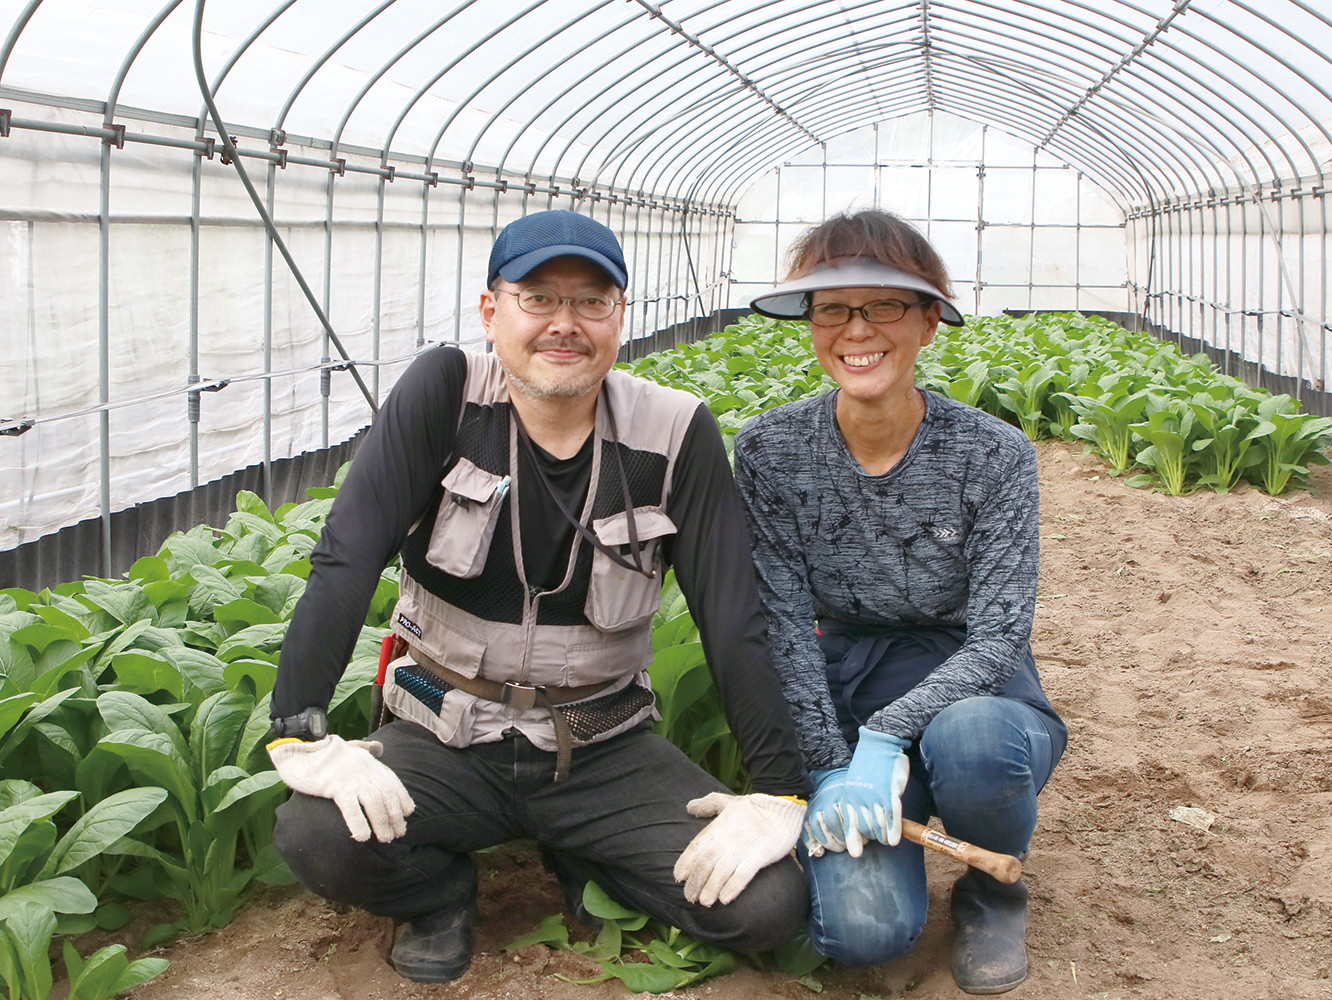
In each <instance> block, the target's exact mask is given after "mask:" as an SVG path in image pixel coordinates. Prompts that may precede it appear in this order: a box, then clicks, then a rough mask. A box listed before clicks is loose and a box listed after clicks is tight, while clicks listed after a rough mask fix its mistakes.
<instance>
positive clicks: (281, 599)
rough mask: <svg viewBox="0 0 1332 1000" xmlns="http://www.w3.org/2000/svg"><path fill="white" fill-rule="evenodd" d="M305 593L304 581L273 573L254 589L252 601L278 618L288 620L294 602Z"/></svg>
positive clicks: (290, 575) (295, 577) (292, 576)
mask: <svg viewBox="0 0 1332 1000" xmlns="http://www.w3.org/2000/svg"><path fill="white" fill-rule="evenodd" d="M304 593H305V581H304V580H303V579H301V578H300V577H299V576H295V575H293V574H291V573H281V572H274V573H273V575H271V576H269V577H266V578H265V579H263V580H261V581H260V582H259V583H258V584H257V585H256V586H255V588H254V599H255V600H256V601H258V602H259V603H260V604H262V605H263V606H264V607H266V608H268V610H269V611H271V612H273V614H275V615H277V616H278V619H279V620H281V619H283V618H290V617H291V612H292V610H293V609H294V608H295V606H296V602H297V601H298V600H299V599H300V597H301V595H302V594H304Z"/></svg>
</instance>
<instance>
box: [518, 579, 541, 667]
mask: <svg viewBox="0 0 1332 1000" xmlns="http://www.w3.org/2000/svg"><path fill="white" fill-rule="evenodd" d="M543 593H544V591H543V590H542V589H541V588H540V587H538V586H537V585H536V584H535V583H529V584H528V585H527V594H526V598H525V600H524V601H523V662H522V666H521V668H520V669H519V671H518V683H519V684H526V683H527V682H528V681H527V679H528V677H529V676H531V672H532V640H533V638H534V637H535V636H536V620H537V609H538V608H539V607H540V604H541V595H542V594H543Z"/></svg>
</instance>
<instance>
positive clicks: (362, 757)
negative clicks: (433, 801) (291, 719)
mask: <svg viewBox="0 0 1332 1000" xmlns="http://www.w3.org/2000/svg"><path fill="white" fill-rule="evenodd" d="M383 752H384V744H382V743H380V742H378V741H376V740H344V739H343V738H342V737H340V736H325V737H324V738H323V739H322V740H318V741H315V742H311V743H306V742H304V741H303V740H294V739H288V740H274V741H273V742H272V743H270V744H269V745H268V756H269V757H271V758H272V760H273V766H274V767H275V768H277V773H278V777H279V778H281V779H282V780H283V781H284V782H286V784H287V787H288V788H290V789H291V790H292V791H295V792H300V793H302V794H304V795H310V796H313V797H315V798H318V799H332V800H333V804H334V805H336V806H337V807H338V809H339V810H340V811H341V812H342V818H343V820H344V821H345V822H346V824H347V829H348V830H349V831H351V836H352V840H356V841H366V840H369V839H370V833H371V831H372V830H373V831H374V834H375V839H376V840H378V841H379V842H380V843H381V844H387V843H388V842H389V841H390V840H393V839H395V838H397V837H401V836H402V835H403V834H404V833H406V832H407V817H408V816H410V815H411V814H412V810H414V809H415V808H416V803H415V802H413V801H412V797H411V796H410V795H408V794H407V789H406V788H405V787H403V784H402V781H401V780H399V778H398V776H397V775H396V774H394V773H393V771H392V770H390V769H389V767H388V766H387V765H385V764H381V763H380V762H379V760H378V759H377V758H378V757H379V756H380V755H381V754H382V753H383Z"/></svg>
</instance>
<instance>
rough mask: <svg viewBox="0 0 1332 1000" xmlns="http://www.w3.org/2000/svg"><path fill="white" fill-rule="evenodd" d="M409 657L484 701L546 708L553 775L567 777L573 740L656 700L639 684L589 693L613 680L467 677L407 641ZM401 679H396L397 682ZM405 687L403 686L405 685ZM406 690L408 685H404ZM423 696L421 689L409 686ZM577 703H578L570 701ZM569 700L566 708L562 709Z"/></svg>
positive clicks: (597, 732) (593, 734)
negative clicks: (564, 682) (558, 682)
mask: <svg viewBox="0 0 1332 1000" xmlns="http://www.w3.org/2000/svg"><path fill="white" fill-rule="evenodd" d="M407 648H408V650H409V652H410V655H411V658H412V659H413V660H414V661H415V662H416V664H417V665H418V666H420V667H422V668H423V669H425V670H427V671H429V673H430V674H431V675H432V676H433V677H434V678H436V679H437V680H439V681H442V682H443V683H444V684H445V685H447V686H448V687H454V688H457V689H458V690H459V691H463V692H465V693H466V694H470V695H472V696H474V697H476V698H483V699H485V700H486V701H494V702H499V703H500V704H501V705H509V706H511V707H513V708H516V709H518V710H519V711H527V710H528V709H532V708H544V709H547V710H548V711H549V712H550V718H551V723H552V724H553V725H554V727H555V742H556V754H555V780H556V781H564V780H565V779H566V778H568V777H569V765H570V762H571V759H572V755H573V741H574V739H575V738H577V739H579V740H580V741H584V742H586V741H589V740H591V739H594V738H595V737H596V736H598V735H600V734H601V733H605V732H609V731H610V730H611V729H614V728H615V727H616V726H618V725H622V724H623V723H624V722H626V721H628V720H629V719H631V718H632V717H633V716H634V715H636V714H638V713H639V712H640V711H642V710H643V709H644V708H646V707H647V706H648V705H650V704H652V702H653V701H654V700H655V698H654V695H653V694H652V692H651V691H649V690H647V689H646V688H643V687H640V686H638V685H637V684H630V685H629V686H628V687H626V688H623V689H622V690H620V691H616V692H615V693H614V694H611V695H607V696H606V697H605V698H596V699H595V700H591V701H589V700H587V699H591V698H593V696H594V695H596V694H599V693H600V692H602V691H605V690H606V689H607V688H608V687H610V686H611V685H613V684H614V683H615V680H609V681H601V682H598V683H596V684H583V685H580V686H578V687H545V686H542V685H539V684H517V683H514V682H512V681H492V680H486V679H484V678H481V677H465V676H463V675H462V674H460V673H458V672H457V671H456V670H450V669H449V668H448V667H446V666H444V665H443V664H442V663H440V662H438V661H437V660H435V659H433V658H431V657H430V656H429V655H428V654H426V653H423V652H422V651H421V650H420V648H419V647H417V646H413V645H410V644H408V646H407ZM403 680H405V678H401V677H400V678H399V683H400V684H402V681H403ZM404 686H405V687H406V685H404ZM408 690H410V688H408ZM411 693H412V694H413V695H414V696H415V697H417V698H418V699H421V700H425V699H423V698H421V693H418V692H415V691H412V692H411ZM573 702H580V703H581V704H571V703H573ZM563 705H568V706H569V707H568V708H561V706H563Z"/></svg>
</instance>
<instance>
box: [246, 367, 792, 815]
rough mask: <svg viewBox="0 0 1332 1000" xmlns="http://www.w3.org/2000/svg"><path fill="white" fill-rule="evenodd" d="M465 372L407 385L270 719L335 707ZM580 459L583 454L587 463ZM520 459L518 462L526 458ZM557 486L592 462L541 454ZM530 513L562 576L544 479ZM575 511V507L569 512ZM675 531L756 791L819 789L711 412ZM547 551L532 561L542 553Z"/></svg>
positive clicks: (349, 484)
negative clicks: (770, 652)
mask: <svg viewBox="0 0 1332 1000" xmlns="http://www.w3.org/2000/svg"><path fill="white" fill-rule="evenodd" d="M466 373H467V359H466V357H465V355H464V354H463V353H462V352H461V351H459V350H457V349H456V348H451V347H441V348H437V349H435V350H432V351H427V352H426V353H424V354H423V355H421V356H420V357H419V358H417V360H416V361H415V362H413V364H412V365H411V367H410V368H409V369H408V370H407V371H406V372H405V373H404V374H403V376H402V378H401V379H400V380H399V382H398V384H397V385H396V386H395V387H394V389H393V391H392V393H390V394H389V397H388V399H387V400H386V401H385V403H384V405H383V407H382V408H381V410H380V413H379V416H378V418H377V419H376V420H375V423H374V426H373V427H372V428H371V430H370V433H369V434H368V435H367V436H366V439H365V441H364V442H363V443H362V445H361V447H360V449H359V450H358V452H357V455H356V459H355V461H354V462H353V463H352V467H351V469H350V470H349V472H348V474H347V477H346V479H345V481H344V482H343V484H342V487H341V489H340V490H339V491H338V495H337V498H336V500H335V501H334V503H333V507H332V509H331V510H330V512H329V515H328V518H327V520H326V522H325V526H324V531H323V534H322V536H321V537H320V540H319V543H318V545H316V546H315V549H314V553H313V555H312V556H311V561H312V563H313V568H312V570H311V572H310V579H309V582H308V585H307V587H306V591H305V594H304V596H302V598H301V600H300V602H299V603H298V604H297V606H296V612H295V615H294V617H293V620H292V623H291V626H290V627H289V629H288V631H287V635H286V639H285V642H284V644H283V649H282V658H281V662H280V665H279V667H278V677H277V686H276V688H275V689H274V691H273V702H272V708H273V714H274V715H275V716H288V715H295V714H296V713H298V712H300V711H301V710H302V709H304V708H306V707H307V706H312V705H314V706H326V705H327V704H328V702H329V700H330V698H331V697H332V694H333V690H334V688H335V687H336V686H337V683H338V680H339V679H340V678H341V676H342V673H343V671H344V670H345V668H346V664H347V662H348V660H349V659H350V657H351V653H352V648H353V647H354V645H355V642H356V638H357V635H358V634H359V632H360V628H361V625H362V623H363V622H364V620H365V612H366V609H367V608H368V607H369V604H370V599H371V597H372V595H373V594H374V589H375V586H376V584H377V582H378V580H379V575H380V573H381V572H382V571H383V568H384V566H385V565H386V564H387V563H388V561H389V560H390V559H391V558H392V557H393V555H394V553H396V552H397V551H398V550H399V549H400V548H401V547H402V544H403V542H404V540H405V539H406V537H407V534H408V531H409V529H410V528H411V527H412V525H413V524H414V523H415V522H416V521H417V519H418V518H420V517H421V515H422V513H423V512H424V511H425V510H426V509H427V508H428V506H429V505H430V503H431V501H432V499H433V497H434V495H435V491H436V490H437V489H438V488H439V483H440V479H441V478H442V476H443V473H444V471H446V469H447V468H448V466H449V464H450V462H451V455H452V452H453V444H454V434H455V432H456V430H457V426H458V420H459V415H460V414H461V411H462V399H463V387H464V383H465V379H466ZM580 454H581V453H580ZM520 460H521V459H520ZM537 460H538V461H541V462H542V463H543V465H544V466H545V469H546V473H547V476H548V478H550V479H551V481H552V482H555V483H559V484H562V485H563V487H564V488H565V489H568V490H570V494H569V496H572V497H576V498H581V496H582V495H584V494H585V493H586V490H587V482H588V478H589V474H590V471H591V463H590V455H589V457H588V459H587V460H585V461H582V462H580V459H579V456H574V457H573V458H572V459H568V460H563V461H561V460H557V459H554V458H552V457H551V456H549V455H544V456H543V454H542V453H541V452H538V453H537ZM517 488H518V489H519V491H520V501H519V509H520V510H522V511H523V512H524V515H523V516H524V518H527V517H528V516H529V514H528V512H532V513H531V516H535V517H537V518H539V519H540V520H541V521H543V522H544V524H543V525H542V526H541V529H540V530H537V531H529V530H526V529H527V524H526V523H525V525H524V530H523V532H522V539H523V561H524V564H525V565H530V566H538V565H542V564H545V565H553V564H556V565H563V559H562V558H561V557H560V553H567V552H568V551H569V545H571V544H572V536H573V534H574V531H573V528H572V526H571V525H569V524H568V523H567V521H565V519H564V517H563V515H562V514H561V513H560V512H559V510H558V508H557V507H556V506H555V505H554V503H553V502H552V501H551V500H550V498H549V495H548V494H547V493H546V491H545V490H544V489H543V488H542V487H541V485H540V483H539V482H538V481H537V477H536V476H532V475H522V474H521V472H520V474H519V476H518V477H517ZM571 506H572V507H573V509H577V507H578V504H573V505H571ZM666 513H667V516H669V517H670V519H671V521H672V522H673V523H674V524H675V525H676V526H677V529H678V530H677V533H676V534H675V535H674V536H672V537H671V539H670V540H669V542H668V543H667V544H666V550H665V555H666V560H667V563H668V564H670V565H673V566H674V568H675V575H676V580H677V582H678V583H679V585H680V589H681V591H682V592H683V593H684V595H685V599H686V600H687V601H688V602H689V607H690V609H691V611H692V612H693V615H694V620H695V622H696V623H697V624H698V627H699V636H700V639H701V641H702V644H703V649H704V653H705V654H706V656H707V660H708V664H709V666H710V668H711V671H712V676H713V679H714V681H715V683H716V685H717V689H718V692H719V693H720V695H721V698H722V703H723V705H724V706H725V708H726V714H727V719H728V721H729V723H730V726H731V731H732V732H733V733H734V734H735V737H736V739H737V741H738V743H739V745H740V749H741V752H742V753H743V754H744V757H745V761H746V763H747V764H748V765H749V769H750V773H751V775H752V776H753V779H754V786H755V788H756V789H758V790H759V791H763V792H768V793H770V794H776V795H787V794H805V793H806V792H807V791H808V789H809V787H810V786H809V780H808V777H807V776H806V773H805V769H804V766H803V763H802V761H801V758H800V753H799V750H798V748H797V744H796V738H795V730H794V727H793V724H792V722H791V717H790V712H789V710H788V708H787V705H786V701H785V698H784V696H783V694H782V690H781V685H780V683H779V682H778V680H777V677H776V674H775V673H774V672H773V670H772V668H771V666H770V665H769V662H768V656H767V646H766V625H765V621H764V617H763V611H762V608H761V606H760V604H759V599H758V591H757V587H756V584H755V578H754V569H753V561H752V554H751V550H750V546H749V537H748V532H747V530H746V527H745V519H744V513H743V511H742V509H741V507H740V502H739V498H738V496H737V495H736V491H735V484H734V480H733V478H732V475H731V470H730V466H729V464H728V462H727V458H726V450H725V447H724V446H723V444H722V440H721V435H720V433H719V432H718V430H717V425H716V421H715V420H714V419H713V417H712V414H711V413H710V412H709V411H708V409H707V407H706V406H705V405H704V404H703V403H701V402H700V404H699V407H698V410H697V411H696V412H695V414H694V418H693V421H692V422H691V424H690V427H689V429H688V431H687V432H686V434H685V438H684V442H683V444H682V446H681V451H680V455H679V457H678V459H677V461H676V463H675V469H674V474H673V478H672V481H671V484H670V488H669V491H668V494H667V502H666ZM543 543H544V551H543V552H538V551H534V550H533V547H535V546H542V545H543Z"/></svg>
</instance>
